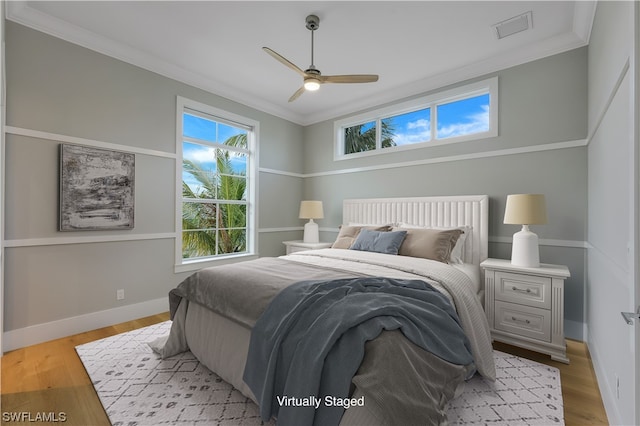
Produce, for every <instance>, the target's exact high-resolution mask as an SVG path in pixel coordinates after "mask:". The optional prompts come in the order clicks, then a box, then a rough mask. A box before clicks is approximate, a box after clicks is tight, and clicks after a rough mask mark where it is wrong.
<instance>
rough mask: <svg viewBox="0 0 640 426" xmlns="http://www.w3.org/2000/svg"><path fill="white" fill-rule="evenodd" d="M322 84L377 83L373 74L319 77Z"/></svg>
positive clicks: (376, 78) (376, 77)
mask: <svg viewBox="0 0 640 426" xmlns="http://www.w3.org/2000/svg"><path fill="white" fill-rule="evenodd" d="M319 79H320V81H322V82H323V83H373V82H375V81H378V76H377V75H375V74H351V75H326V76H320V77H319Z"/></svg>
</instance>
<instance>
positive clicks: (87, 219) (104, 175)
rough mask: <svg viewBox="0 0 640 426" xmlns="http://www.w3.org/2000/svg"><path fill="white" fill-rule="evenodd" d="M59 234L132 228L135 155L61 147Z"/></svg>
mask: <svg viewBox="0 0 640 426" xmlns="http://www.w3.org/2000/svg"><path fill="white" fill-rule="evenodd" d="M59 201H60V203H59V204H60V217H59V230H60V231H82V230H115V229H133V227H134V203H135V154H132V153H127V152H122V151H114V150H108V149H101V148H94V147H88V146H83V145H75V144H60V195H59Z"/></svg>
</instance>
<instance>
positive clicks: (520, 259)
mask: <svg viewBox="0 0 640 426" xmlns="http://www.w3.org/2000/svg"><path fill="white" fill-rule="evenodd" d="M504 223H506V224H513V225H522V230H520V232H516V233H515V234H513V245H512V248H511V264H512V265H516V266H525V267H533V268H537V267H538V266H540V252H539V249H538V236H537V235H536V234H534V233H533V232H531V231H530V230H529V225H542V224H545V223H547V208H546V203H545V200H544V195H543V194H514V195H508V196H507V206H506V208H505V211H504Z"/></svg>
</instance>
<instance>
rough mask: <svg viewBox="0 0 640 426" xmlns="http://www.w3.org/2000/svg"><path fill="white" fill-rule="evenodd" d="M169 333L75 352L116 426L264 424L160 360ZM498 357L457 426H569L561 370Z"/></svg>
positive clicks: (196, 375) (246, 403) (242, 404)
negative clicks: (153, 345) (491, 376)
mask: <svg viewBox="0 0 640 426" xmlns="http://www.w3.org/2000/svg"><path fill="white" fill-rule="evenodd" d="M170 328H171V323H170V322H169V321H167V322H163V323H160V324H155V325H152V326H149V327H145V328H141V329H138V330H133V331H130V332H127V333H123V334H118V335H116V336H112V337H107V338H105V339H102V340H97V341H95V342H91V343H87V344H84V345H81V346H78V347H76V351H77V353H78V355H79V356H80V359H81V360H82V363H83V364H84V366H85V368H86V370H87V372H88V374H89V377H90V378H91V381H92V382H93V386H94V387H95V389H96V391H97V393H98V396H99V397H100V402H101V403H102V405H103V406H104V408H105V411H106V413H107V415H108V416H109V420H110V421H111V423H112V424H113V426H125V425H126V426H134V425H137V426H145V425H154V426H155V425H205V424H206V425H218V426H227V425H263V424H265V423H263V422H262V421H261V419H260V415H259V411H258V407H257V406H256V405H255V404H254V403H253V402H252V401H251V400H250V399H248V398H246V397H244V396H243V395H242V394H241V393H240V392H239V391H237V390H236V389H234V388H233V387H232V386H231V385H229V384H228V383H226V382H224V381H223V380H222V379H221V378H219V377H218V376H217V375H216V374H214V373H212V372H211V371H209V370H208V369H207V368H206V367H204V366H202V365H200V363H199V362H198V360H197V359H195V357H194V356H193V355H192V354H191V353H190V352H185V353H183V354H179V355H176V356H175V357H172V358H170V359H166V360H161V359H160V358H159V357H158V356H157V355H156V354H155V353H154V352H153V351H152V350H151V349H150V348H149V346H148V345H147V342H150V341H152V340H154V339H155V338H157V337H159V336H162V335H165V334H168V333H169V329H170ZM494 354H495V355H494V356H495V359H496V368H497V379H496V382H495V383H490V382H485V381H484V380H482V378H480V377H477V376H476V377H474V378H473V379H472V380H470V381H469V382H467V383H466V385H465V388H464V391H463V392H462V394H461V395H460V396H458V397H457V398H456V399H455V400H453V401H451V403H450V404H449V412H448V415H449V421H450V422H451V424H459V425H474V424H493V425H502V426H507V425H549V424H557V425H563V424H564V420H563V406H562V393H561V390H560V372H559V371H558V369H556V368H554V367H549V366H546V365H543V364H539V363H537V362H534V361H530V360H526V359H523V358H519V357H516V356H513V355H508V354H505V353H502V352H498V351H495V352H494ZM269 424H271V423H269Z"/></svg>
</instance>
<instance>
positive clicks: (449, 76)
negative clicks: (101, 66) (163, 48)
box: [5, 0, 596, 126]
mask: <svg viewBox="0 0 640 426" xmlns="http://www.w3.org/2000/svg"><path fill="white" fill-rule="evenodd" d="M5 5H6V18H7V19H8V20H11V21H13V22H16V23H19V24H21V25H24V26H27V27H29V28H32V29H35V30H37V31H40V32H43V33H45V34H48V35H51V36H54V37H57V38H60V39H62V40H65V41H68V42H70V43H73V44H76V45H79V46H82V47H85V48H87V49H90V50H93V51H96V52H98V53H102V54H104V55H107V56H110V57H112V58H115V59H118V60H121V61H123V62H126V63H129V64H132V65H135V66H138V67H140V68H143V69H145V70H148V71H151V72H154V73H156V74H159V75H162V76H164V77H168V78H171V79H173V80H176V81H179V82H182V83H185V84H188V85H191V86H194V87H197V88H199V89H202V90H205V91H207V92H210V93H213V94H215V95H218V96H221V97H224V98H227V99H229V100H231V101H234V102H238V103H240V104H243V105H245V106H249V107H251V108H254V109H257V110H259V111H262V112H265V113H267V114H272V115H274V116H277V117H280V118H283V119H285V120H288V121H291V122H293V123H296V124H299V125H302V126H307V125H311V124H315V123H319V122H322V121H326V120H330V119H334V118H337V117H341V116H344V115H348V114H352V113H354V112H357V111H361V110H365V109H368V108H372V107H376V106H379V105H383V104H385V103H390V102H394V101H398V100H400V99H404V98H407V97H411V96H416V95H419V94H421V93H424V92H428V91H431V90H435V89H438V88H441V87H444V86H447V85H450V84H455V83H458V82H461V81H464V80H469V79H472V78H476V77H480V76H483V75H486V74H490V73H494V72H497V71H500V70H502V69H506V68H510V67H513V66H517V65H521V64H524V63H526V62H531V61H534V60H537V59H542V58H544V57H547V56H551V55H555V54H558V53H562V52H565V51H569V50H572V49H576V48H578V47H582V46H585V45H587V44H588V41H589V36H590V32H591V27H592V24H593V18H594V16H595V9H596V2H595V1H576V2H575V6H574V7H575V12H574V21H573V32H572V33H570V34H564V35H560V36H558V37H551V38H549V39H547V40H544V41H543V42H541V43H538V44H536V45H535V46H533V47H530V48H528V49H517V50H513V51H511V52H508V53H506V54H502V55H499V56H494V57H489V58H485V59H484V60H481V61H479V62H476V63H473V64H470V65H467V66H465V67H461V68H457V69H455V70H451V71H449V72H446V73H442V74H439V75H435V76H429V77H426V78H424V79H422V80H419V81H416V82H414V83H411V84H407V85H402V86H398V87H395V88H392V89H389V90H387V91H384V92H382V93H379V94H377V95H374V96H368V97H366V98H361V99H358V100H354V101H353V102H349V103H347V104H344V105H342V106H340V107H334V108H331V109H327V110H323V111H319V112H317V113H314V114H310V115H302V114H297V113H295V112H292V111H290V110H288V109H286V108H282V107H279V106H277V105H275V104H273V103H271V102H268V101H266V100H263V99H257V98H256V96H255V95H254V94H250V93H247V92H244V91H242V89H239V88H238V87H230V86H228V85H226V84H222V83H220V82H218V81H216V80H215V79H212V78H210V77H207V76H203V75H200V74H198V73H194V72H192V71H189V70H187V69H184V68H182V67H179V66H177V65H174V64H171V63H169V62H166V61H163V60H161V59H159V58H157V57H156V56H154V55H150V54H148V53H146V52H143V51H141V50H138V49H134V48H132V47H131V46H127V45H125V44H123V43H118V42H115V41H113V40H110V39H108V38H106V37H103V36H100V35H98V34H95V33H93V32H91V31H88V30H86V29H84V28H81V27H78V26H76V25H72V24H69V23H68V22H66V21H63V20H61V19H58V18H55V17H53V16H50V15H47V14H45V13H42V12H40V11H38V10H36V9H33V8H31V7H29V5H28V4H27V2H26V1H22V0H20V1H8V2H6V3H5Z"/></svg>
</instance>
